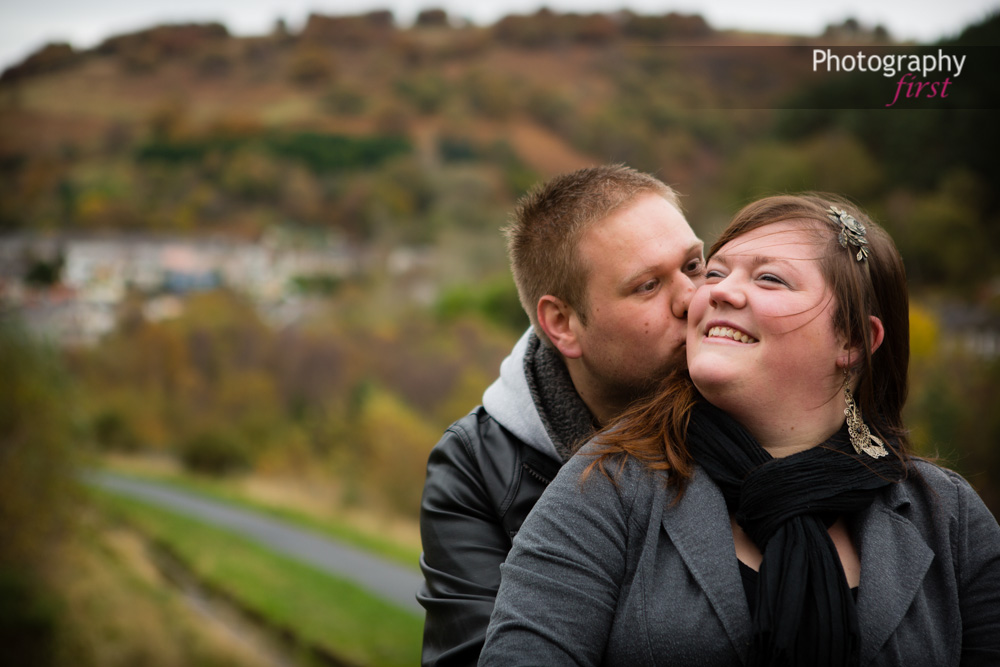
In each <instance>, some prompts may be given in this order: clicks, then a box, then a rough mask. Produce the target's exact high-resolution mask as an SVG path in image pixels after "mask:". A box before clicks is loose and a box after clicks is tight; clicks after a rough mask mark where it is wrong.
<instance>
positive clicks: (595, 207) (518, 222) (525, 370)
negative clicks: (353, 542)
mask: <svg viewBox="0 0 1000 667" xmlns="http://www.w3.org/2000/svg"><path fill="white" fill-rule="evenodd" d="M505 232H506V236H507V247H508V252H509V255H510V261H511V269H512V272H513V274H514V282H515V283H516V284H517V290H518V294H519V295H520V298H521V304H522V305H523V306H524V309H525V311H526V312H527V313H528V317H529V318H530V319H531V325H532V326H531V328H530V329H529V330H528V332H526V333H525V335H524V336H522V338H521V340H519V341H518V343H517V344H516V345H515V347H514V350H513V352H512V353H511V355H510V356H509V357H507V359H505V360H504V362H503V364H502V365H501V367H500V377H499V379H497V380H496V382H494V383H493V384H492V385H491V386H490V387H489V388H488V389H487V390H486V392H485V393H484V394H483V404H482V405H481V406H479V407H478V408H476V409H475V410H473V411H472V413H470V414H469V415H467V416H466V417H464V418H463V419H461V420H459V421H457V422H455V423H454V424H452V425H451V427H450V428H449V429H448V430H447V431H446V432H445V434H444V436H443V437H442V438H441V440H440V442H438V444H437V446H435V447H434V450H433V451H432V452H431V455H430V458H429V461H428V464H427V481H426V483H425V485H424V495H423V500H422V502H421V508H420V530H421V537H422V540H423V548H424V553H423V556H422V557H421V568H422V570H423V572H424V577H425V584H424V586H423V587H422V588H421V590H420V592H419V593H418V595H417V599H418V600H419V601H420V603H421V604H422V605H423V606H424V608H425V609H426V610H427V617H426V622H425V626H424V646H423V663H424V664H426V665H450V664H463V665H472V664H475V663H476V661H477V660H478V658H479V652H480V650H481V649H482V646H483V640H484V638H485V635H486V626H487V625H488V624H489V619H490V614H491V613H492V611H493V604H494V601H495V599H496V594H497V589H498V588H499V586H500V564H501V563H502V562H503V561H504V559H505V558H506V556H507V552H508V551H510V547H511V540H512V539H513V537H514V535H516V534H517V531H518V529H519V528H520V526H521V523H522V522H523V521H524V518H525V517H526V516H527V514H528V512H529V511H530V510H531V508H532V507H533V506H534V504H535V501H536V500H538V497H539V496H540V495H541V493H542V491H543V490H544V489H545V486H546V485H547V484H548V483H549V481H550V480H551V479H552V478H553V477H554V476H555V474H556V473H557V472H558V471H559V468H560V467H561V466H562V464H563V463H564V462H565V461H566V460H568V459H569V457H570V456H572V455H573V453H574V452H575V451H576V450H577V448H579V446H580V445H582V444H583V443H584V442H586V441H587V439H588V438H589V437H590V436H591V435H592V434H593V432H594V430H595V429H596V428H599V427H600V426H602V425H604V424H607V423H608V422H609V421H611V420H612V419H613V418H614V417H615V416H616V415H618V414H619V413H620V412H622V410H624V409H625V408H626V407H627V406H628V405H629V404H630V403H631V402H632V401H634V400H635V399H636V398H640V397H642V396H643V395H645V394H647V393H648V392H649V391H650V390H651V389H653V388H654V387H655V386H656V383H657V381H658V380H659V379H660V378H662V377H663V375H664V374H665V373H666V372H667V371H668V370H669V369H671V368H673V367H674V366H676V365H677V364H679V363H683V362H684V359H685V354H684V341H685V337H686V333H687V332H686V329H687V321H686V318H687V307H688V303H689V301H690V299H691V295H692V294H693V292H694V290H695V288H696V286H697V284H699V283H700V281H701V276H702V271H703V264H704V256H703V249H702V242H701V241H700V240H699V239H698V238H697V237H696V236H695V234H694V232H693V231H692V230H691V227H690V226H689V225H688V223H687V221H686V220H685V219H684V216H683V215H682V214H681V212H680V207H679V206H678V202H677V196H676V195H675V193H674V192H673V190H671V189H670V188H669V187H667V186H666V185H664V184H663V183H662V182H660V181H659V180H657V179H656V178H653V177H652V176H649V175H648V174H643V173H639V172H637V171H635V170H632V169H629V168H627V167H624V166H603V167H594V168H589V169H582V170H579V171H576V172H572V173H569V174H565V175H562V176H558V177H556V178H555V179H553V180H551V181H550V182H548V183H546V184H544V185H543V186H541V187H540V188H537V189H535V190H533V191H532V192H531V193H529V194H528V195H526V196H525V197H524V198H523V199H522V200H521V201H520V202H518V205H517V207H516V209H515V212H514V216H513V219H512V222H511V224H510V225H509V226H508V227H507V228H506V229H505Z"/></svg>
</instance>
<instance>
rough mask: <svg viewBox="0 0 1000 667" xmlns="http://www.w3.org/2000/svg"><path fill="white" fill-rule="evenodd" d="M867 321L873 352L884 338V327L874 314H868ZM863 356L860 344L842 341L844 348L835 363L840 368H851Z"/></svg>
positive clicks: (873, 352) (872, 352)
mask: <svg viewBox="0 0 1000 667" xmlns="http://www.w3.org/2000/svg"><path fill="white" fill-rule="evenodd" d="M868 322H869V326H870V327H871V344H872V349H871V354H875V350H877V349H878V348H879V347H880V346H881V345H882V341H883V340H884V339H885V327H884V326H882V320H880V319H879V318H877V317H875V316H874V315H869V316H868ZM863 358H864V355H863V354H862V353H861V346H860V345H851V344H850V343H844V350H843V352H841V354H840V356H839V357H837V365H838V366H840V367H841V368H851V367H852V366H854V364H856V363H858V362H859V361H861V359H863Z"/></svg>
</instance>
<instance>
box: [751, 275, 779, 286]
mask: <svg viewBox="0 0 1000 667" xmlns="http://www.w3.org/2000/svg"><path fill="white" fill-rule="evenodd" d="M757 280H763V281H764V282H769V283H777V284H779V285H784V284H785V281H784V280H782V279H781V278H779V277H778V276H776V275H774V274H773V273H763V274H761V275H760V276H759V277H758V278H757Z"/></svg>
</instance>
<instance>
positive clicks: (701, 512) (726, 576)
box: [662, 468, 751, 662]
mask: <svg viewBox="0 0 1000 667" xmlns="http://www.w3.org/2000/svg"><path fill="white" fill-rule="evenodd" d="M662 523H663V528H664V530H666V532H667V534H668V535H669V536H670V539H671V540H672V541H673V543H674V545H675V546H676V547H677V551H678V553H679V554H680V556H681V558H682V559H683V560H684V563H685V565H687V567H688V569H689V570H690V571H691V574H692V575H693V576H694V578H695V580H696V581H697V582H698V584H699V585H700V586H701V588H702V590H703V591H704V593H705V596H706V597H707V598H708V600H709V603H710V604H711V605H712V607H713V609H714V610H715V613H716V614H718V616H719V620H720V621H721V622H722V625H723V627H724V628H725V629H726V634H728V635H729V640H730V641H731V642H732V644H733V648H734V649H735V651H736V653H737V655H739V656H740V660H741V661H743V662H745V661H746V655H747V647H748V646H749V644H750V638H751V637H750V631H751V627H750V611H749V609H748V608H747V601H746V593H745V592H744V591H743V581H742V579H741V578H740V571H739V565H738V562H737V560H736V547H735V545H734V543H733V534H732V530H731V529H730V526H729V511H728V510H727V509H726V502H725V500H724V499H723V497H722V492H721V491H719V489H718V487H716V486H715V484H714V483H713V482H712V480H711V479H710V478H709V476H708V475H707V474H706V473H705V472H704V471H703V470H701V469H700V468H696V469H695V474H694V477H693V478H692V479H691V482H690V483H689V484H688V487H687V490H686V491H685V493H684V498H683V499H682V500H681V502H679V503H677V504H676V505H672V506H670V507H668V508H667V509H666V511H664V513H663V522H662Z"/></svg>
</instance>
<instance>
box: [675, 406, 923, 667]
mask: <svg viewBox="0 0 1000 667" xmlns="http://www.w3.org/2000/svg"><path fill="white" fill-rule="evenodd" d="M688 448H689V450H690V452H691V454H692V456H693V457H694V459H695V461H697V462H698V464H699V465H700V466H701V467H702V468H704V470H705V471H706V472H707V473H708V474H709V476H710V477H711V478H712V479H713V480H714V481H715V483H716V484H717V485H718V486H719V488H720V489H721V490H722V494H723V496H725V499H726V505H727V506H728V507H729V511H730V512H732V513H733V515H734V516H735V518H736V522H737V523H738V524H739V525H740V526H741V527H742V528H743V530H744V531H746V533H747V535H749V536H750V539H751V540H753V542H754V544H756V545H757V547H758V548H759V549H760V551H761V553H762V554H763V555H764V560H763V562H762V563H761V567H760V575H759V577H758V582H757V605H756V609H751V610H750V611H751V614H752V616H753V643H752V644H751V646H750V654H749V661H748V663H747V664H748V665H751V666H753V667H757V666H760V667H763V666H764V665H767V666H769V667H783V666H790V667H791V666H797V665H816V666H818V667H844V666H848V665H857V664H858V650H859V645H860V641H859V634H858V616H857V610H856V609H855V605H854V597H853V595H852V594H851V591H850V588H849V587H848V584H847V579H846V577H845V575H844V570H843V567H842V566H841V564H840V558H839V556H838V555H837V549H836V547H835V546H834V544H833V541H832V540H831V539H830V535H829V533H828V532H827V527H828V525H829V524H830V523H832V521H833V520H834V519H835V518H836V517H837V516H840V515H842V514H849V513H854V512H858V511H860V510H862V509H864V508H866V507H867V506H868V505H869V504H871V502H872V500H873V499H874V497H875V495H876V494H877V493H878V491H879V489H881V488H882V487H884V486H886V485H888V484H890V483H893V482H896V481H898V480H900V479H902V477H903V472H904V471H903V465H902V463H901V462H900V461H899V460H898V459H897V458H896V457H894V456H892V455H891V454H890V456H888V457H886V458H883V459H873V458H870V457H868V456H866V455H858V454H856V453H855V451H854V449H853V447H852V446H851V443H850V440H849V438H848V435H847V427H846V425H845V426H844V427H843V428H841V430H840V431H839V432H838V433H836V434H835V435H834V436H833V437H832V438H830V439H829V440H827V441H826V442H825V443H822V444H821V445H819V446H817V447H812V448H810V449H807V450H805V451H803V452H799V453H797V454H793V455H791V456H787V457H784V458H779V459H775V458H772V457H771V455H770V454H768V453H767V452H766V451H765V450H764V448H763V447H761V446H760V445H759V444H758V443H757V441H756V440H754V438H753V436H751V435H750V434H749V433H748V432H747V431H746V429H744V428H743V427H742V426H741V425H740V424H738V423H737V422H736V421H734V420H733V419H732V418H730V417H729V416H728V415H726V414H725V413H724V412H722V411H721V410H719V409H718V408H715V407H714V406H712V405H709V404H707V403H704V402H702V403H699V404H697V405H696V406H695V408H694V411H693V412H692V416H691V423H690V426H689V427H688Z"/></svg>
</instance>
